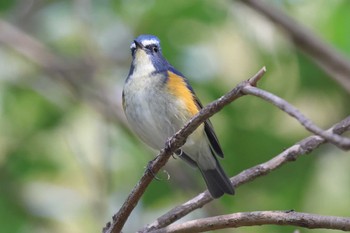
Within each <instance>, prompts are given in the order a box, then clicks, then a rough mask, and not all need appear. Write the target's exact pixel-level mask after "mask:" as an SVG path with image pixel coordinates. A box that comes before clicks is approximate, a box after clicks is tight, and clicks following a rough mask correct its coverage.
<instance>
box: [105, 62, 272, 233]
mask: <svg viewBox="0 0 350 233" xmlns="http://www.w3.org/2000/svg"><path fill="white" fill-rule="evenodd" d="M265 72H266V68H265V67H263V68H262V69H260V70H259V71H258V73H257V74H255V75H254V77H252V78H251V79H250V80H254V81H255V82H256V81H257V80H259V79H260V78H261V77H262V76H263V75H264V73H265ZM245 85H250V83H249V81H244V82H242V83H240V84H238V85H237V86H236V87H235V88H234V89H232V90H231V91H230V92H229V93H227V94H226V95H224V96H222V97H221V98H219V99H218V100H216V101H214V102H212V103H210V104H208V105H207V106H206V107H204V108H203V109H202V110H201V111H200V112H199V113H198V114H196V115H195V116H194V117H193V118H192V119H191V120H190V121H189V122H188V123H187V124H186V125H185V126H184V127H183V128H182V129H181V130H179V131H178V132H177V133H176V134H175V135H174V136H172V137H171V138H170V139H168V141H167V142H166V146H165V148H164V149H163V150H161V151H160V153H159V154H158V155H157V157H156V158H155V159H154V160H153V161H151V162H150V164H149V166H148V168H147V169H146V171H145V173H144V174H143V176H142V177H141V179H140V181H139V182H138V183H137V185H136V186H135V187H134V188H133V190H132V191H131V193H130V194H129V196H128V197H127V199H126V201H125V202H124V204H123V206H122V207H121V208H120V210H119V211H118V213H117V214H115V215H114V216H113V221H112V222H111V223H107V225H106V227H105V228H104V229H103V232H104V233H110V232H112V233H116V232H120V231H121V230H122V228H123V226H124V224H125V222H126V220H127V219H128V217H129V215H130V213H131V212H132V210H133V209H134V208H135V206H136V205H137V203H138V201H139V200H140V198H141V196H142V195H143V193H144V192H145V191H146V188H147V187H148V185H149V184H150V183H151V181H152V180H153V178H154V174H156V173H157V172H158V171H159V170H160V168H162V167H163V166H164V165H165V164H166V162H167V161H168V159H169V158H170V156H171V155H172V154H173V153H174V152H175V151H176V150H177V149H178V148H180V147H181V146H182V145H183V144H184V143H185V140H186V138H187V137H188V136H189V135H190V134H191V133H193V132H194V131H195V130H196V129H197V127H198V126H199V125H200V124H202V123H203V122H204V121H206V120H207V119H208V118H209V117H211V116H213V115H214V114H215V113H217V112H219V111H220V110H221V109H222V108H223V107H225V106H226V105H228V104H229V103H231V102H232V101H234V100H235V99H237V98H239V97H241V96H242V95H243V94H242V92H241V90H242V88H243V87H244V86H245ZM210 198H211V197H210Z"/></svg>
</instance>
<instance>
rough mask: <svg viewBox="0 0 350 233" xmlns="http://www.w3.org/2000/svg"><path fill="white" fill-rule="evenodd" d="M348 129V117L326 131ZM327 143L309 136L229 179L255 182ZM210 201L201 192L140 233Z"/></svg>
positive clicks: (335, 131) (207, 196) (205, 194)
mask: <svg viewBox="0 0 350 233" xmlns="http://www.w3.org/2000/svg"><path fill="white" fill-rule="evenodd" d="M349 129H350V116H349V117H347V118H345V119H344V120H343V121H341V122H339V123H337V124H335V125H334V126H333V127H331V128H330V129H328V131H329V132H333V133H335V134H343V133H344V132H346V131H348V130H349ZM326 142H327V141H326V140H325V139H324V138H322V137H320V136H315V135H314V136H310V137H307V138H305V139H303V140H302V141H300V142H298V143H296V144H294V145H293V146H291V147H289V148H288V149H286V150H284V151H283V152H282V153H280V154H279V155H277V156H276V157H274V158H272V159H270V160H269V161H267V162H265V163H261V164H258V165H256V166H254V167H251V168H249V169H247V170H244V171H242V172H241V173H239V174H238V175H236V176H234V177H233V178H231V182H232V183H233V184H234V186H235V187H236V188H237V187H239V186H241V185H242V184H245V183H248V182H250V181H253V180H255V179H256V178H258V177H261V176H264V175H266V174H268V173H270V172H271V171H273V170H275V169H277V168H279V167H280V166H282V165H283V164H285V163H287V162H290V161H295V160H296V159H298V158H299V157H300V156H301V155H305V154H307V153H310V152H311V151H313V150H315V149H316V148H318V147H319V146H320V145H321V144H323V143H326ZM210 201H212V198H211V197H210V195H209V193H208V192H207V191H206V192H203V193H200V194H199V195H197V196H196V197H194V198H193V199H191V200H189V201H187V202H186V203H184V204H182V205H179V206H176V207H174V208H173V209H171V210H170V211H168V212H167V213H166V214H164V215H162V216H161V217H159V218H158V219H157V220H156V221H155V222H153V223H151V224H149V225H148V226H147V227H145V228H144V229H142V230H141V231H140V232H148V231H150V230H154V229H160V228H162V227H165V226H168V225H170V224H171V223H173V222H175V221H176V220H178V219H180V218H182V217H183V216H185V215H187V214H188V213H190V212H192V211H194V210H196V209H198V208H201V207H203V206H204V205H206V204H207V203H209V202H210Z"/></svg>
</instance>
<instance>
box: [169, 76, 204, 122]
mask: <svg viewBox="0 0 350 233" xmlns="http://www.w3.org/2000/svg"><path fill="white" fill-rule="evenodd" d="M168 76H169V81H168V85H167V86H168V88H169V91H170V92H171V93H172V94H173V95H174V96H176V97H178V98H180V99H182V100H183V102H184V103H185V106H186V107H187V110H188V111H189V112H190V113H191V115H192V116H193V115H195V114H196V113H198V112H199V111H198V107H197V105H196V103H195V101H194V99H193V98H194V97H193V94H192V92H191V91H190V90H189V89H188V88H187V86H186V82H185V81H184V80H183V79H182V78H181V77H180V76H178V75H177V74H175V73H173V72H171V71H168Z"/></svg>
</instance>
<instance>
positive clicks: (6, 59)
mask: <svg viewBox="0 0 350 233" xmlns="http://www.w3.org/2000/svg"><path fill="white" fill-rule="evenodd" d="M266 2H267V3H269V4H271V5H274V6H275V7H278V8H279V9H281V10H283V11H285V12H286V13H287V14H288V15H290V16H291V17H293V18H294V19H295V20H296V21H298V22H299V23H300V24H302V25H304V26H306V27H307V28H309V29H310V31H312V32H314V33H316V35H317V36H318V37H321V38H323V39H324V40H326V41H327V43H330V44H331V45H332V46H334V47H335V48H336V49H337V50H338V51H340V52H341V53H342V54H344V56H345V57H347V58H349V57H350V26H349V22H350V14H349V12H350V2H349V1H347V0H335V1H326V0H320V1H303V0H284V1H282V0H270V1H266ZM139 34H154V35H157V36H158V37H159V38H160V39H161V41H162V47H163V53H164V55H165V57H166V58H167V59H168V60H169V61H170V63H172V64H173V65H174V66H175V67H176V68H177V69H178V70H180V71H181V72H182V73H184V74H185V75H186V76H187V77H188V78H189V79H190V82H191V84H192V86H193V87H194V89H195V90H196V93H197V95H198V96H199V98H200V99H201V100H202V102H203V104H204V105H205V104H207V103H209V102H211V101H213V100H214V99H216V98H218V97H220V96H221V95H223V94H224V93H226V92H227V91H229V90H230V89H231V88H233V87H234V86H235V85H236V84H237V83H239V82H240V81H243V80H245V79H247V78H249V77H251V76H252V75H253V74H255V73H256V72H257V71H258V70H259V69H260V68H261V67H262V66H266V67H267V70H268V73H267V74H266V75H265V77H264V78H263V80H262V81H261V82H260V87H261V88H263V89H266V90H267V91H270V92H272V93H274V94H276V95H279V96H281V97H282V98H285V99H286V100H288V101H289V102H290V103H292V104H294V105H295V106H296V107H297V108H299V109H300V110H301V111H302V112H303V113H304V114H305V115H306V116H308V117H309V118H311V119H312V120H313V121H314V122H315V123H317V124H318V125H319V126H321V127H323V128H327V127H329V126H331V125H332V124H334V123H336V122H338V121H340V120H341V119H343V118H344V117H345V116H347V115H349V114H350V105H349V100H350V94H349V92H347V91H346V90H345V88H343V87H342V86H341V85H340V84H338V83H336V82H335V81H334V80H333V79H332V78H331V77H330V76H328V75H327V74H326V73H325V72H324V71H323V70H322V69H320V68H319V67H318V66H317V65H316V64H315V63H313V62H312V61H311V60H310V59H309V58H308V57H307V56H305V55H304V54H303V53H302V52H300V51H299V50H298V48H297V46H296V45H295V44H293V43H292V42H291V40H290V39H289V38H288V36H286V33H285V32H284V31H283V30H281V29H280V28H279V27H276V26H275V25H274V24H273V23H271V22H270V21H269V20H267V19H266V18H265V17H263V16H262V15H260V14H259V13H257V12H256V11H254V10H253V9H250V8H249V7H248V6H246V5H244V4H242V3H241V2H239V1H227V0H221V1H209V0H205V1H200V0H194V1H187V0H179V1H161V0H152V1H141V0H131V1H117V0H115V1H112V0H101V1H93V0H73V1H68V0H67V1H63V0H26V1H23V0H22V1H21V0H17V1H16V0H14V1H1V2H0V41H1V42H0V226H1V230H0V231H1V232H19V233H27V232H66V233H79V232H100V231H101V229H102V227H103V226H104V225H105V223H106V222H107V221H109V220H110V219H111V216H112V214H113V213H115V212H116V211H117V210H118V209H119V207H120V206H121V205H122V203H123V201H124V200H125V198H126V197H127V195H128V193H129V192H130V190H131V189H132V187H133V186H134V185H135V184H136V182H137V181H138V179H139V178H140V177H141V175H142V173H143V171H144V170H145V166H146V165H147V162H148V161H149V160H150V159H152V158H153V157H154V155H155V154H156V153H157V152H156V151H151V150H150V149H149V148H147V147H146V146H145V145H143V144H142V143H141V142H140V141H139V140H138V139H137V138H136V137H135V136H134V135H133V134H132V133H131V132H130V131H129V129H128V126H127V123H126V121H125V118H124V115H123V111H122V108H121V91H122V87H123V83H124V80H125V78H126V76H127V74H128V71H129V65H130V61H131V56H130V51H129V46H130V43H131V41H132V40H133V38H135V37H136V36H138V35H139ZM212 122H213V124H214V127H215V129H216V132H217V135H218V137H219V140H220V142H221V144H222V147H223V150H224V152H225V155H226V157H225V159H224V160H222V161H221V163H222V164H223V166H224V167H225V170H226V171H227V173H228V174H229V175H230V176H233V175H236V174H237V173H239V172H241V171H242V170H244V169H247V168H249V167H251V166H254V165H256V164H258V163H262V162H264V161H266V160H268V159H270V158H272V157H273V156H275V155H276V154H278V153H279V152H281V151H282V150H283V149H285V148H287V147H289V146H291V145H293V144H294V143H296V142H297V141H299V140H301V139H303V138H304V137H306V136H308V135H310V133H308V132H307V131H306V130H305V129H304V128H303V127H301V126H300V125H299V124H298V123H297V122H296V121H295V120H294V119H292V118H291V117H289V116H288V115H286V114H285V113H284V112H281V111H280V110H278V109H277V108H275V107H273V106H271V105H270V104H268V103H266V102H264V101H262V100H261V99H258V98H256V97H252V96H246V97H243V98H240V99H239V100H237V101H235V102H234V103H232V104H231V105H229V106H228V107H226V108H225V109H224V110H222V111H221V112H219V113H218V114H216V115H215V116H214V117H213V118H212ZM349 171H350V154H349V152H342V151H341V150H339V149H337V148H335V147H334V146H332V145H324V146H322V147H321V148H319V149H317V150H316V151H314V152H312V153H311V154H310V155H307V156H304V157H302V158H300V159H299V160H297V161H296V162H294V163H289V164H287V165H285V166H283V167H282V168H280V169H278V170H276V171H274V172H272V173H271V174H269V175H267V176H265V177H263V178H259V179H257V180H255V181H253V182H251V183H248V184H246V185H244V186H242V187H240V188H239V189H237V194H236V195H235V196H234V197H231V196H225V197H223V198H222V199H220V200H217V201H215V202H212V203H211V204H209V205H208V206H205V207H204V208H202V209H200V210H197V211H195V212H194V213H192V214H191V215H189V216H188V217H186V219H193V218H198V217H204V216H212V215H216V214H227V213H233V212H242V211H255V210H289V209H294V210H297V211H302V212H310V213H318V214H324V215H340V216H349V215H350V198H349V197H350V174H349ZM167 174H169V177H170V178H169V180H167ZM158 176H159V177H160V178H161V181H154V182H153V183H152V184H151V185H150V187H149V188H148V190H147V192H146V193H145V195H144V197H143V198H142V200H141V201H140V203H139V204H138V206H137V207H136V209H135V211H134V212H133V214H132V215H131V217H130V219H129V221H128V223H127V225H126V228H125V232H135V231H136V230H137V229H139V228H141V227H142V226H143V225H145V224H147V223H150V222H152V221H153V220H155V218H156V217H158V216H160V215H161V214H163V213H165V212H166V211H167V210H169V209H170V208H172V207H173V206H175V205H178V204H181V203H182V202H184V201H186V200H188V199H189V198H191V197H193V196H194V195H196V194H197V193H198V192H200V191H203V190H204V188H205V184H204V182H203V180H202V178H201V176H200V174H199V172H198V171H196V170H193V169H191V168H189V167H188V166H187V165H184V163H183V162H182V161H180V159H171V160H170V162H169V163H168V165H167V166H166V167H165V168H164V172H161V173H160V174H158ZM295 229H297V228H296V227H281V226H263V227H246V228H240V229H236V230H234V231H235V232H242V233H247V232H293V231H294V230H295ZM219 232H226V231H224V230H222V231H219ZM227 232H232V230H229V231H227ZM300 232H311V231H310V230H307V229H300ZM312 232H314V231H312ZM317 232H331V231H329V230H327V231H326V230H324V231H322V230H319V231H317Z"/></svg>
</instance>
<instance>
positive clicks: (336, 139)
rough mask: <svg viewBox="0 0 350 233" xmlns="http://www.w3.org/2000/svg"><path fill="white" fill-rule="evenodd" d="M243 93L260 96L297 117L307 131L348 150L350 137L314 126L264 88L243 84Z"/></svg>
mask: <svg viewBox="0 0 350 233" xmlns="http://www.w3.org/2000/svg"><path fill="white" fill-rule="evenodd" d="M242 92H243V93H245V94H249V95H254V96H257V97H260V98H262V99H264V100H266V101H268V102H270V103H272V104H273V105H275V106H276V107H278V108H279V109H281V110H282V111H284V112H286V113H288V114H289V115H290V116H292V117H294V118H295V119H297V120H298V121H299V122H300V124H302V125H303V126H304V127H305V128H306V129H307V130H308V131H310V132H311V133H314V134H316V135H319V136H321V137H323V138H325V139H327V141H329V142H331V143H332V144H334V145H336V146H337V147H339V148H341V149H343V150H350V139H349V138H346V137H342V136H339V135H337V134H334V133H332V132H329V131H324V130H323V129H321V128H319V127H318V126H316V125H315V124H314V123H313V122H312V121H311V120H310V119H308V118H307V117H305V116H304V114H302V113H301V112H300V111H299V110H298V109H297V108H296V107H294V106H293V105H291V104H290V103H288V102H287V101H285V100H284V99H282V98H280V97H278V96H276V95H274V94H272V93H270V92H267V91H264V90H261V89H259V88H256V87H252V86H245V87H244V88H243V90H242Z"/></svg>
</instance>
